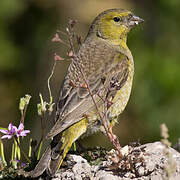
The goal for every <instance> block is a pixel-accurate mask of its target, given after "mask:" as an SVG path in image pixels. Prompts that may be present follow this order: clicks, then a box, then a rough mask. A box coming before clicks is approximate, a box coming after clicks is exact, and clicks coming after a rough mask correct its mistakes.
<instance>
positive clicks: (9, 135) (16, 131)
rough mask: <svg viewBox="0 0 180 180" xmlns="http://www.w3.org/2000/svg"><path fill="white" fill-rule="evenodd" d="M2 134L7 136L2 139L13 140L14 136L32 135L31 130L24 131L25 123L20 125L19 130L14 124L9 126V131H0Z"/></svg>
mask: <svg viewBox="0 0 180 180" xmlns="http://www.w3.org/2000/svg"><path fill="white" fill-rule="evenodd" d="M0 132H1V133H3V134H5V135H4V136H2V137H1V139H5V138H8V139H11V138H12V137H13V136H15V135H16V136H17V137H19V136H26V135H27V133H30V131H29V130H24V125H23V123H20V124H19V127H18V128H17V127H16V126H13V125H12V123H10V124H9V126H8V130H5V129H0Z"/></svg>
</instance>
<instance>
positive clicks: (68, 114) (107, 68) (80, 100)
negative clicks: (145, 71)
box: [47, 48, 128, 138]
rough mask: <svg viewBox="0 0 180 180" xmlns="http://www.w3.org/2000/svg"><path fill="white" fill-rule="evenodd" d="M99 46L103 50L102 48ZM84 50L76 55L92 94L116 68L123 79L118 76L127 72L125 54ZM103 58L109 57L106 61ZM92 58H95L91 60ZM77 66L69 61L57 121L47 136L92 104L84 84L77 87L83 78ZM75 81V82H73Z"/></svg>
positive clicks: (102, 85)
mask: <svg viewBox="0 0 180 180" xmlns="http://www.w3.org/2000/svg"><path fill="white" fill-rule="evenodd" d="M86 50H87V48H86ZM103 50H104V51H106V49H105V48H104V49H103ZM87 52H88V51H87ZM101 53H102V52H101ZM85 54H86V56H87V57H81V56H79V57H80V62H81V59H85V60H84V61H83V62H81V64H80V65H81V68H82V70H83V72H84V74H85V76H86V80H87V82H88V85H89V87H90V90H91V92H92V93H94V94H95V93H96V92H98V90H99V89H101V88H106V87H104V86H105V84H107V85H106V86H109V85H108V83H105V82H107V81H106V79H111V78H110V77H113V74H114V73H115V74H117V72H118V77H119V78H120V79H123V81H124V78H122V77H124V76H125V75H126V74H127V66H128V62H127V56H125V55H123V54H121V53H119V52H111V53H109V54H106V53H104V55H103V56H100V58H99V54H98V53H97V52H96V51H94V53H93V55H89V56H88V55H87V53H85ZM96 56H97V57H96ZM88 58H89V59H88ZM98 58H99V59H98ZM107 58H108V59H109V61H107ZM94 59H95V60H96V61H97V60H98V61H99V62H98V63H96V62H93V60H94ZM88 60H89V62H88ZM115 61H116V62H115ZM75 63H77V62H75ZM94 63H96V64H94ZM78 68H79V67H77V64H73V62H72V63H71V65H70V67H69V69H68V73H67V76H66V77H65V80H64V83H63V86H62V88H61V91H60V97H59V100H58V103H57V114H56V116H57V121H56V123H55V125H54V126H53V128H52V129H51V130H50V132H49V133H48V135H47V138H51V137H54V136H55V135H57V134H58V133H60V132H62V131H63V130H64V129H66V128H68V127H70V126H71V125H72V124H74V123H76V122H78V121H80V120H81V119H82V116H83V115H85V113H86V112H87V111H88V109H90V108H91V107H92V106H94V103H93V101H92V97H91V96H90V95H89V92H88V90H87V88H85V87H81V84H83V83H84V79H83V78H80V77H82V74H80V73H79V72H78ZM75 78H77V79H75ZM108 81H109V80H108ZM73 83H74V84H73ZM76 83H77V84H78V86H76ZM109 83H110V81H109ZM123 83H124V82H123ZM96 99H97V97H96Z"/></svg>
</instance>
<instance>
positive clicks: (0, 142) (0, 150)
mask: <svg viewBox="0 0 180 180" xmlns="http://www.w3.org/2000/svg"><path fill="white" fill-rule="evenodd" d="M0 153H1V154H0V155H1V158H2V161H3V164H7V163H6V160H5V157H4V145H3V142H2V140H1V137H0Z"/></svg>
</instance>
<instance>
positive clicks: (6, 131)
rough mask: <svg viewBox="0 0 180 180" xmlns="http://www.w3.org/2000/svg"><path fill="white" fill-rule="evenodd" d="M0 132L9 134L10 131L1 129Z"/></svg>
mask: <svg viewBox="0 0 180 180" xmlns="http://www.w3.org/2000/svg"><path fill="white" fill-rule="evenodd" d="M0 132H1V133H3V134H8V130H5V129H0Z"/></svg>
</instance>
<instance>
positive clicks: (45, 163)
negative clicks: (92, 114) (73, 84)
mask: <svg viewBox="0 0 180 180" xmlns="http://www.w3.org/2000/svg"><path fill="white" fill-rule="evenodd" d="M87 126H88V120H87V118H83V119H82V120H81V121H79V122H77V123H75V124H73V125H72V126H70V127H69V128H68V129H66V130H65V131H63V133H62V134H58V135H57V136H55V137H54V138H53V141H52V142H51V145H50V146H49V147H48V148H47V149H46V151H45V152H44V154H43V155H42V157H41V159H40V161H39V163H38V164H37V166H36V167H35V169H34V170H33V171H32V172H31V173H30V176H31V177H33V178H34V177H38V176H40V175H41V174H42V173H43V172H44V171H45V170H46V171H47V173H48V174H49V175H50V176H53V175H54V174H55V173H56V171H57V170H58V168H59V167H60V166H61V164H62V162H63V160H64V158H65V157H66V154H67V153H68V151H69V149H70V148H71V146H72V143H73V142H75V141H76V140H77V139H78V138H79V137H80V136H81V135H82V134H84V133H85V132H86V130H87Z"/></svg>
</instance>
